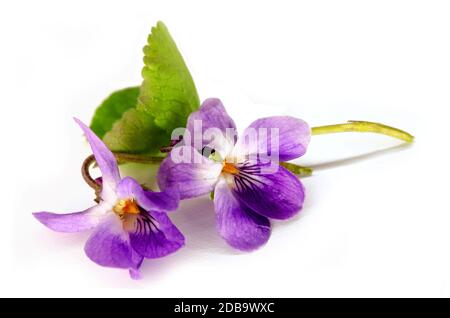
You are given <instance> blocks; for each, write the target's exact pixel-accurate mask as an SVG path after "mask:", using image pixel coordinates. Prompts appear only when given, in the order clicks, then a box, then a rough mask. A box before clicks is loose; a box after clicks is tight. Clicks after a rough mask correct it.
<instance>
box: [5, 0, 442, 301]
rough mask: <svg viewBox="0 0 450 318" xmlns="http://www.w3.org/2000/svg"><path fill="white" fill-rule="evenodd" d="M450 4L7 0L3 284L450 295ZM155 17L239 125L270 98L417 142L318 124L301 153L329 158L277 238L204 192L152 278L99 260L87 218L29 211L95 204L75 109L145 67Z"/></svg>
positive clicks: (205, 92) (265, 108)
mask: <svg viewBox="0 0 450 318" xmlns="http://www.w3.org/2000/svg"><path fill="white" fill-rule="evenodd" d="M449 17H450V4H449V2H448V1H307V2H306V1H305V2H301V1H280V0H277V1H261V0H259V1H230V0H228V1H221V2H219V1H167V0H166V1H149V0H147V1H129V0H127V1H121V2H119V1H80V0H78V1H8V2H6V1H2V2H1V4H0V57H1V58H0V66H1V68H0V92H1V100H0V105H1V106H0V107H1V108H0V109H1V125H0V126H1V130H2V131H1V141H2V143H1V149H2V150H1V156H2V165H1V168H2V174H1V175H2V176H3V180H2V181H1V193H2V197H1V206H2V209H1V212H0V213H1V215H2V217H1V223H0V224H1V227H0V228H1V241H0V242H1V243H0V244H1V251H2V253H1V262H0V273H1V274H0V279H1V282H0V295H1V296H117V297H127V296H173V297H188V296H193V297H195V296H225V297H240V296H243V297H260V296H261V297H262V296H267V297H272V296H278V297H281V296H286V297H294V296H297V297H300V296H344V297H346V296H363V297H366V296H387V297H390V296H407V297H408V296H450V248H449V245H450V208H449V200H448V198H449V195H450V194H449V190H450V189H449V180H450V179H449V178H450V174H449V167H448V166H449V163H450V160H449V148H450V141H449V137H450V134H449V130H450V128H449V127H448V123H449V121H450V118H449V107H450V90H449V88H450V41H449V39H450V37H449V35H450V34H449V33H450V18H449ZM157 20H163V21H164V22H165V23H166V24H167V26H168V27H169V30H170V31H171V33H172V36H173V37H174V39H175V40H176V42H177V44H178V46H179V48H180V50H181V52H182V54H183V56H184V57H185V60H186V62H187V64H188V66H189V68H190V70H191V72H192V75H193V77H194V79H195V82H196V85H197V88H198V91H199V94H200V97H201V99H205V98H207V97H212V96H214V97H220V98H221V99H222V100H223V101H224V103H225V105H226V107H227V108H228V110H229V113H230V114H231V115H232V116H233V117H234V118H235V119H236V121H237V123H238V126H239V127H240V128H241V129H243V128H244V127H245V125H247V124H248V123H250V122H251V121H252V120H254V119H256V118H257V117H260V116H265V115H270V114H272V115H279V114H290V115H293V116H298V117H301V118H303V119H305V120H306V121H308V122H309V123H310V124H311V125H312V126H316V125H325V124H333V123H340V122H344V121H346V120H348V119H356V120H371V121H379V122H383V123H386V124H389V125H393V126H396V127H399V128H402V129H405V130H407V131H410V132H411V133H413V134H414V135H416V137H417V138H416V143H415V144H414V145H413V146H412V147H403V146H398V145H399V143H398V142H397V141H395V140H392V139H391V138H389V137H385V136H374V135H369V134H359V135H358V134H340V135H328V136H317V137H313V139H312V142H311V145H310V148H309V150H308V153H307V155H306V156H305V157H304V158H301V159H300V160H299V161H298V162H300V163H302V164H307V165H312V166H314V167H315V168H316V172H315V173H314V175H313V176H312V177H309V178H305V179H303V182H304V184H305V186H306V188H307V198H306V204H305V207H304V210H303V211H302V213H301V215H300V216H298V217H296V218H294V219H292V220H289V221H285V222H275V224H274V226H273V234H272V237H271V239H270V240H269V242H268V244H267V245H266V246H264V247H263V248H261V249H259V250H258V251H256V252H253V253H250V254H245V253H239V252H236V251H233V250H232V249H231V248H229V247H228V246H227V245H226V244H225V243H224V242H223V241H222V240H221V239H220V238H219V236H218V235H217V233H216V231H215V227H214V226H215V224H214V211H213V209H212V203H211V201H209V199H208V198H201V199H197V200H191V201H186V202H183V204H182V207H181V208H180V209H179V210H178V211H177V212H175V213H174V214H173V221H174V222H175V223H176V224H177V226H178V227H179V228H180V229H181V230H182V231H183V232H184V234H185V235H186V238H187V245H186V247H185V248H184V249H182V250H180V251H179V252H178V253H176V254H174V255H172V256H170V257H166V258H164V259H159V260H153V261H152V260H147V261H146V262H145V263H144V265H143V267H142V273H143V276H144V279H143V280H141V281H132V280H130V279H129V277H128V274H127V272H126V271H121V270H115V269H104V268H101V267H99V266H97V265H96V264H94V263H92V262H90V261H89V260H88V258H87V257H86V256H85V255H84V252H83V244H84V241H85V240H86V238H87V236H88V233H82V234H61V233H54V232H51V231H50V230H48V229H46V228H45V227H43V226H42V225H41V224H39V223H38V222H37V221H36V220H34V219H33V218H32V216H31V212H33V211H42V210H47V211H55V212H69V211H78V210H82V209H84V208H86V207H88V206H90V205H92V199H93V193H92V191H90V189H89V188H88V187H87V186H86V185H85V184H84V183H83V181H82V179H81V176H80V173H79V169H80V165H81V162H82V160H83V159H84V158H85V156H87V155H88V154H89V149H88V147H87V145H86V143H85V142H84V140H83V138H82V135H81V133H80V130H79V129H78V127H77V126H76V125H75V124H74V122H73V121H72V116H77V117H79V118H80V119H82V120H83V121H85V122H89V121H90V118H91V115H92V113H93V111H94V108H95V107H96V106H97V105H98V104H99V103H100V102H101V101H102V99H103V98H104V97H106V96H107V95H108V94H109V93H110V92H111V91H113V90H115V89H119V88H122V87H127V86H133V85H138V84H139V83H140V81H141V78H140V70H141V67H142V51H141V48H142V47H143V45H144V44H145V41H146V36H147V34H148V32H149V31H150V28H151V26H152V25H154V24H155V23H156V22H157ZM367 154H368V155H367ZM124 169H125V172H126V173H129V174H132V175H134V176H136V175H139V177H140V179H141V180H143V181H148V180H150V179H151V178H152V175H154V170H151V169H150V168H148V167H138V166H130V165H128V166H127V167H125V168H124Z"/></svg>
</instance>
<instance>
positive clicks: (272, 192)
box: [233, 165, 305, 219]
mask: <svg viewBox="0 0 450 318" xmlns="http://www.w3.org/2000/svg"><path fill="white" fill-rule="evenodd" d="M239 169H240V172H239V174H238V175H235V176H234V185H233V193H234V194H235V195H236V197H237V198H238V199H239V201H241V202H242V203H244V204H245V205H247V206H248V207H249V208H251V209H252V210H253V211H255V212H257V213H259V214H262V215H264V216H267V217H269V218H273V219H287V218H290V217H292V216H293V215H295V214H297V213H298V212H299V211H300V210H301V208H302V206H303V201H304V198H305V191H304V188H303V185H302V183H301V182H300V180H299V179H298V178H297V177H296V176H294V175H293V174H292V173H290V172H289V171H288V170H286V169H285V168H284V167H281V166H278V169H277V171H276V172H274V173H262V172H261V171H263V170H264V169H267V167H264V166H262V165H254V166H245V167H242V166H241V167H240V168H239Z"/></svg>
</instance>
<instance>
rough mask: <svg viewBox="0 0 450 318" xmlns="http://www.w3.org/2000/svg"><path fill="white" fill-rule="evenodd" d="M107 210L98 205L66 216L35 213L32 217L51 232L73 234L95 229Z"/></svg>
mask: <svg viewBox="0 0 450 318" xmlns="http://www.w3.org/2000/svg"><path fill="white" fill-rule="evenodd" d="M107 209H108V207H107V206H105V205H104V204H99V205H95V206H93V207H92V208H89V209H87V210H85V211H82V212H74V213H68V214H58V213H51V212H35V213H33V215H34V217H35V218H36V219H38V220H39V222H41V223H42V224H44V225H45V226H47V227H48V228H50V229H52V230H53V231H57V232H67V233H74V232H81V231H85V230H90V229H92V228H94V227H96V226H97V225H98V224H99V221H100V219H101V218H102V217H103V216H104V215H105V213H106V212H107Z"/></svg>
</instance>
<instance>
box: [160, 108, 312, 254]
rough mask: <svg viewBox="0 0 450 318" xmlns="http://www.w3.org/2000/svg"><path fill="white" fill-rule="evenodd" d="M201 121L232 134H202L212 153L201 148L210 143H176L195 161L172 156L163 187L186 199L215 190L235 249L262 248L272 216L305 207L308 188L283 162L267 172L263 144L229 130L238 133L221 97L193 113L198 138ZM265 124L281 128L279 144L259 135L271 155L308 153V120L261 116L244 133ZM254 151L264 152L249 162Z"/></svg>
mask: <svg viewBox="0 0 450 318" xmlns="http://www.w3.org/2000/svg"><path fill="white" fill-rule="evenodd" d="M196 121H201V123H202V129H203V130H202V132H205V131H206V130H207V129H209V128H214V129H219V130H220V131H221V132H222V134H221V135H222V136H226V137H222V138H217V135H216V136H215V137H216V138H208V137H207V136H206V135H207V134H202V135H201V136H202V137H201V138H202V140H201V141H202V143H201V144H203V145H204V144H205V143H208V145H209V146H208V147H209V148H212V149H213V151H212V153H213V154H212V155H211V156H208V155H207V156H203V155H202V154H201V153H200V152H199V150H202V149H203V150H205V149H206V148H208V147H206V148H202V149H200V147H196V148H197V149H195V148H194V147H192V146H190V145H188V143H187V142H186V140H185V139H186V138H183V139H184V142H185V143H184V145H179V146H177V147H175V148H174V149H173V150H172V153H173V152H175V151H177V152H178V153H180V154H183V153H189V154H190V155H192V160H191V162H179V163H177V162H175V160H174V159H173V156H169V157H168V158H166V159H165V160H164V162H163V163H162V165H161V167H160V170H159V172H158V182H159V186H160V188H161V189H165V188H170V187H175V186H176V187H178V189H179V192H180V198H181V199H187V198H193V197H197V196H201V195H204V194H207V193H210V192H212V191H214V207H215V211H216V216H217V217H216V219H217V226H218V230H219V233H220V235H221V236H222V237H223V238H224V239H225V240H226V242H227V243H228V244H229V245H231V246H232V247H234V248H237V249H240V250H246V251H248V250H253V249H256V248H258V247H259V246H261V245H263V244H264V243H266V242H267V240H268V239H269V236H270V222H269V218H272V219H287V218H290V217H292V216H293V215H295V214H296V213H298V212H299V211H300V210H301V208H302V206H303V201H304V197H305V193H304V187H303V185H302V183H301V182H300V181H299V180H298V178H297V177H296V176H295V175H293V174H292V173H291V172H289V171H288V170H287V169H285V168H284V167H282V166H279V165H277V169H276V171H274V172H272V173H264V169H266V168H267V165H268V163H267V162H263V161H262V160H260V159H261V158H260V157H259V155H261V157H263V156H264V155H265V154H263V153H258V152H260V147H259V146H258V145H252V144H249V143H248V142H246V139H245V138H242V137H241V138H239V139H238V138H236V134H234V136H232V135H231V136H230V134H229V133H228V134H227V132H226V131H228V132H229V131H230V130H231V131H235V130H236V126H235V124H234V121H233V120H232V119H231V118H230V116H229V115H228V114H227V112H226V110H225V108H224V106H223V105H222V103H221V101H220V100H218V99H208V100H206V101H205V102H204V103H203V104H202V106H201V107H200V109H199V110H198V111H197V112H194V113H192V114H191V115H190V116H189V118H188V123H187V132H189V135H192V136H194V130H195V122H196ZM260 128H267V129H271V128H275V129H277V131H278V135H279V140H278V145H275V144H273V140H272V139H271V138H270V136H269V135H270V134H268V135H267V136H266V138H262V139H259V140H258V144H259V143H263V144H266V146H267V147H266V153H267V154H275V153H276V154H278V156H279V160H280V161H288V160H292V159H295V158H298V157H300V156H302V155H303V154H304V153H305V152H306V148H307V146H308V143H309V140H310V136H311V129H310V128H309V126H308V124H307V123H305V122H304V121H303V120H301V119H297V118H294V117H289V116H277V117H267V118H261V119H258V120H256V121H254V122H253V123H252V124H251V125H250V126H249V127H248V128H247V129H246V130H245V131H244V136H246V135H248V134H247V132H249V131H250V130H252V129H253V130H255V129H256V130H259V129H260ZM197 136H198V134H197ZM212 139H214V140H212ZM195 143H196V142H194V145H195ZM197 144H198V143H197ZM276 146H278V147H276ZM202 147H203V146H202ZM217 153H220V155H219V156H217ZM252 155H257V156H258V157H257V158H258V159H257V161H256V162H251V161H250V160H249V158H250V157H251V156H252ZM277 163H278V162H277Z"/></svg>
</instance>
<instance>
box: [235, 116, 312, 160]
mask: <svg viewBox="0 0 450 318" xmlns="http://www.w3.org/2000/svg"><path fill="white" fill-rule="evenodd" d="M254 136H256V140H255V138H254ZM310 138H311V129H310V128H309V126H308V124H307V123H306V122H305V121H303V120H301V119H298V118H295V117H290V116H274V117H267V118H261V119H258V120H256V121H254V122H253V123H252V124H251V125H250V126H249V127H247V128H246V129H245V131H244V133H243V135H242V136H240V137H239V140H238V141H237V143H236V147H235V149H234V151H233V153H234V154H235V155H237V156H239V155H241V156H242V154H245V155H251V154H256V153H257V154H260V155H264V154H267V155H268V156H269V157H271V156H272V157H273V156H278V157H279V159H278V160H279V161H288V160H292V159H295V158H298V157H300V156H302V155H303V154H304V153H305V152H306V149H307V147H308V144H309V140H310ZM278 160H277V161H278Z"/></svg>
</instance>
